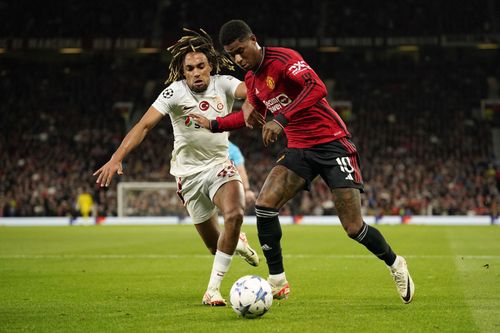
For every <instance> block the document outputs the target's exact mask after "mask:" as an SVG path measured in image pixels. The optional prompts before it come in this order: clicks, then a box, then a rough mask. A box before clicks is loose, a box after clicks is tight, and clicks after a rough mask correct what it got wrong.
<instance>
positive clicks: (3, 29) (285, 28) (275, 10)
mask: <svg viewBox="0 0 500 333" xmlns="http://www.w3.org/2000/svg"><path fill="white" fill-rule="evenodd" d="M499 7H500V6H499V5H498V3H497V2H496V1H494V0H476V1H466V2H462V3H460V5H459V6H458V5H457V4H456V2H455V1H451V0H441V1H417V0H402V1H397V2H394V1H392V2H388V1H387V2H380V1H378V2H375V1H369V0H363V1H355V2H352V1H351V2H346V1H340V0H321V1H310V2H307V1H301V0H287V1H264V0H252V1H248V0H246V1H228V0H221V1H204V0H143V1H119V0H107V1H96V0H86V1H84V0H71V1H64V2H62V1H48V2H47V1H45V2H41V1H31V0H18V1H6V0H0V37H11V38H14V37H16V38H23V37H24V38H30V37H39V38H40V37H43V38H46V37H64V38H80V37H90V38H98V37H110V38H113V37H115V38H116V37H129V38H136V37H142V38H167V39H168V38H173V37H175V36H174V35H173V33H174V32H176V31H179V30H180V29H181V28H182V27H191V28H199V27H202V28H204V29H206V31H208V32H209V33H212V34H215V33H216V32H217V31H218V29H219V27H220V25H221V24H223V23H224V22H225V21H226V20H227V19H229V18H242V19H245V20H247V21H248V22H249V23H250V25H251V26H252V27H254V28H255V30H256V31H255V32H257V33H258V34H259V35H260V36H261V37H294V38H297V37H313V36H319V37H327V36H332V35H333V36H340V37H353V36H393V35H396V36H401V35H403V36H428V35H441V34H448V35H454V34H475V33H491V32H495V31H496V32H498V17H499V16H500V8H499ZM19 22H22V24H19Z"/></svg>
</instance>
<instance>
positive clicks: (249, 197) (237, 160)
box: [229, 141, 255, 205]
mask: <svg viewBox="0 0 500 333" xmlns="http://www.w3.org/2000/svg"><path fill="white" fill-rule="evenodd" d="M229 159H230V160H231V161H233V163H234V165H235V166H236V169H238V173H239V174H240V177H241V181H242V183H243V188H244V189H245V200H246V203H247V205H248V204H252V203H254V202H255V193H254V192H253V191H252V189H251V188H250V181H249V180H248V173H247V169H246V168H245V158H244V157H243V154H242V153H241V150H240V148H239V147H238V146H237V145H235V144H234V143H233V142H231V141H229Z"/></svg>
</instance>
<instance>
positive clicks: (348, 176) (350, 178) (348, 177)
mask: <svg viewBox="0 0 500 333" xmlns="http://www.w3.org/2000/svg"><path fill="white" fill-rule="evenodd" d="M345 179H349V180H354V178H352V175H351V174H348V175H347V177H345Z"/></svg>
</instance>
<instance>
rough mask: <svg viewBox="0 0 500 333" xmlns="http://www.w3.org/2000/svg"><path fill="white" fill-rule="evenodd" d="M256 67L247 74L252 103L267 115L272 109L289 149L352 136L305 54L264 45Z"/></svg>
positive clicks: (246, 78)
mask: <svg viewBox="0 0 500 333" xmlns="http://www.w3.org/2000/svg"><path fill="white" fill-rule="evenodd" d="M262 52H263V59H262V62H261V64H260V65H259V67H258V68H257V70H255V71H248V72H247V74H246V76H245V84H246V86H247V90H248V92H247V94H248V100H249V102H250V103H251V104H252V105H253V106H254V107H255V108H256V109H257V110H258V111H259V112H260V113H261V114H263V115H264V116H265V114H266V112H267V110H269V111H271V112H272V113H273V115H274V117H275V120H276V121H277V122H278V123H279V124H280V125H282V126H283V127H284V130H285V134H286V136H287V139H288V147H290V148H309V147H313V146H315V145H318V144H321V143H325V142H330V141H333V140H337V139H340V138H343V137H350V133H349V131H348V130H347V127H346V125H345V124H344V122H343V121H342V119H341V118H340V116H339V115H338V114H337V112H335V110H333V108H332V107H331V106H330V105H329V104H328V102H327V100H326V98H325V97H326V95H327V91H326V87H325V84H324V83H323V81H321V79H320V78H319V77H318V75H317V74H316V73H315V72H314V70H313V69H312V68H311V67H310V66H309V65H308V64H307V63H306V62H305V61H304V59H303V58H302V56H301V55H300V54H299V53H298V52H296V51H294V50H291V49H287V48H281V47H265V48H263V51H262Z"/></svg>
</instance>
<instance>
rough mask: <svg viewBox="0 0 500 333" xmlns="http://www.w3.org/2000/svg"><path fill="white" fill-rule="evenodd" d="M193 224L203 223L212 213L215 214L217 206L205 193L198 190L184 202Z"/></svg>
mask: <svg viewBox="0 0 500 333" xmlns="http://www.w3.org/2000/svg"><path fill="white" fill-rule="evenodd" d="M185 206H186V210H187V211H188V213H189V216H190V217H191V220H192V222H193V224H195V225H196V224H199V223H204V222H206V221H207V220H209V219H210V218H211V217H212V216H213V215H217V207H216V206H215V204H214V203H213V202H212V200H210V198H209V197H208V195H207V194H205V193H203V192H198V193H196V194H195V195H193V196H191V197H190V198H189V199H188V201H187V202H186V204H185Z"/></svg>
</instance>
